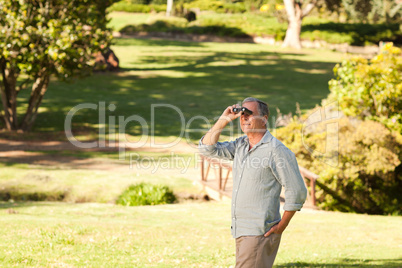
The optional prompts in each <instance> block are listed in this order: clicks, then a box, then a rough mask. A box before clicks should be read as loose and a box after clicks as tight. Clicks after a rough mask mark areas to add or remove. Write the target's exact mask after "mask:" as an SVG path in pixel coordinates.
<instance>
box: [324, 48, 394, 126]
mask: <svg viewBox="0 0 402 268" xmlns="http://www.w3.org/2000/svg"><path fill="white" fill-rule="evenodd" d="M334 73H335V76H336V78H335V79H332V80H331V81H330V82H329V88H330V91H331V96H332V97H333V98H337V99H339V105H340V108H341V109H342V111H343V112H344V113H345V114H346V115H350V116H356V117H358V118H361V119H364V118H369V119H371V120H375V121H379V122H381V123H383V124H384V125H386V126H387V127H388V128H389V129H393V130H396V131H398V132H402V76H401V73H402V57H401V49H399V48H396V47H394V46H393V45H392V43H389V44H386V45H385V46H384V47H383V48H382V50H381V53H380V54H378V55H377V56H376V57H374V58H373V59H371V60H366V59H364V58H361V57H354V58H351V59H349V60H344V61H343V62H342V63H341V64H337V65H336V66H335V68H334Z"/></svg>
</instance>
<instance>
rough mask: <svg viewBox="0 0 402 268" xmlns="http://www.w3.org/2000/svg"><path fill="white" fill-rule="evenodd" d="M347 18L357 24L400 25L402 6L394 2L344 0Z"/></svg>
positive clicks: (392, 0)
mask: <svg viewBox="0 0 402 268" xmlns="http://www.w3.org/2000/svg"><path fill="white" fill-rule="evenodd" d="M342 6H343V8H344V10H345V12H346V15H347V18H348V19H349V20H352V21H355V22H370V23H377V22H386V23H391V22H393V23H400V19H401V17H402V4H401V3H397V1H394V0H369V1H368V0H342Z"/></svg>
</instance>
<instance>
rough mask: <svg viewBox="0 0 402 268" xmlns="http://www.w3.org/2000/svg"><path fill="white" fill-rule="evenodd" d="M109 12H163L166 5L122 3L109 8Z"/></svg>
mask: <svg viewBox="0 0 402 268" xmlns="http://www.w3.org/2000/svg"><path fill="white" fill-rule="evenodd" d="M108 11H124V12H133V13H150V12H152V11H155V12H162V11H166V4H163V5H158V4H150V5H146V4H135V3H131V2H128V1H120V2H117V3H115V4H113V5H112V6H111V7H109V8H108Z"/></svg>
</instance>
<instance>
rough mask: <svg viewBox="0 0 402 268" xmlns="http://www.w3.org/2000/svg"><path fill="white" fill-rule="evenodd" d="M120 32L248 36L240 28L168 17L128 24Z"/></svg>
mask: <svg viewBox="0 0 402 268" xmlns="http://www.w3.org/2000/svg"><path fill="white" fill-rule="evenodd" d="M120 32H122V33H126V34H130V33H137V32H171V33H187V34H210V35H216V36H229V37H249V35H247V34H246V33H244V32H243V31H242V30H241V29H239V28H236V27H227V26H224V25H205V26H198V25H194V24H193V23H191V24H189V23H188V22H187V20H186V19H184V18H177V17H170V18H157V19H156V20H153V21H150V22H149V23H148V24H140V25H128V26H126V27H124V28H122V29H121V30H120Z"/></svg>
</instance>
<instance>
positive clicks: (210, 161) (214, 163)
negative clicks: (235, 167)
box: [200, 155, 319, 206]
mask: <svg viewBox="0 0 402 268" xmlns="http://www.w3.org/2000/svg"><path fill="white" fill-rule="evenodd" d="M200 164H201V180H202V181H204V182H206V181H207V179H208V175H209V171H210V169H211V167H213V168H216V167H217V168H218V189H219V191H225V188H226V184H227V181H228V179H229V175H230V173H231V172H232V165H231V164H228V163H227V162H226V161H223V160H220V159H217V158H209V157H205V156H202V155H201V158H200ZM205 167H206V170H205ZM223 170H226V176H225V177H223ZM299 170H300V174H301V175H302V177H303V179H304V182H305V183H306V186H307V180H308V182H309V183H310V191H309V196H308V199H309V201H310V203H311V205H313V206H316V196H315V185H316V181H317V179H318V178H319V176H318V175H317V174H314V173H313V172H311V171H310V170H308V169H306V168H304V167H301V166H299Z"/></svg>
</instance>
